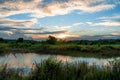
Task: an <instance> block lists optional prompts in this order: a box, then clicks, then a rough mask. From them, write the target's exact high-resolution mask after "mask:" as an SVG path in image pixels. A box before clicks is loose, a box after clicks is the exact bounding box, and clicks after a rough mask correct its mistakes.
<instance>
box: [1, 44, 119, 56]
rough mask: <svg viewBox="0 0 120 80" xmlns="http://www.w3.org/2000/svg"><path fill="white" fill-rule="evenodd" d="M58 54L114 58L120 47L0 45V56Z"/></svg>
mask: <svg viewBox="0 0 120 80" xmlns="http://www.w3.org/2000/svg"><path fill="white" fill-rule="evenodd" d="M10 52H12V53H28V52H30V53H38V54H60V55H69V56H88V57H116V56H120V45H114V44H112V45H76V44H55V45H52V44H41V43H39V44H31V43H14V44H11V43H2V44H1V45H0V54H1V55H2V54H6V53H10Z"/></svg>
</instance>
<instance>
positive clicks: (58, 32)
mask: <svg viewBox="0 0 120 80" xmlns="http://www.w3.org/2000/svg"><path fill="white" fill-rule="evenodd" d="M67 32H68V31H51V32H49V31H44V32H34V31H30V32H24V34H38V35H39V34H61V33H67Z"/></svg>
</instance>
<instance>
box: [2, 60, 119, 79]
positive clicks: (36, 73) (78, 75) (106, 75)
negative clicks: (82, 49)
mask: <svg viewBox="0 0 120 80" xmlns="http://www.w3.org/2000/svg"><path fill="white" fill-rule="evenodd" d="M110 65H111V66H106V67H105V66H104V67H101V68H99V67H96V66H94V65H93V66H89V65H88V64H87V63H84V62H83V63H79V62H78V63H77V62H76V63H73V64H70V63H66V64H64V63H62V62H60V61H59V62H56V61H55V59H48V60H45V61H43V62H42V63H40V64H36V65H35V69H34V70H32V72H31V73H30V74H29V75H28V76H24V75H22V74H20V73H17V72H13V71H9V70H7V69H6V67H4V68H3V69H2V70H1V71H0V80H120V61H117V60H116V61H113V62H110Z"/></svg>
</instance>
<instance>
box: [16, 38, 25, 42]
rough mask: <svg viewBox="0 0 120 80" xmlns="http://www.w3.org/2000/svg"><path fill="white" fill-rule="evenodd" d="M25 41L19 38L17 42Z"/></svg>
mask: <svg viewBox="0 0 120 80" xmlns="http://www.w3.org/2000/svg"><path fill="white" fill-rule="evenodd" d="M23 41H24V39H23V38H18V39H17V41H16V42H23Z"/></svg>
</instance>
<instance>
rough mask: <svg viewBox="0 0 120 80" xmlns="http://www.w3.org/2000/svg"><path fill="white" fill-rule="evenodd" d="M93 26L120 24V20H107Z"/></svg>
mask: <svg viewBox="0 0 120 80" xmlns="http://www.w3.org/2000/svg"><path fill="white" fill-rule="evenodd" d="M93 26H110V27H113V26H120V22H118V21H105V22H98V23H95V24H93Z"/></svg>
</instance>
